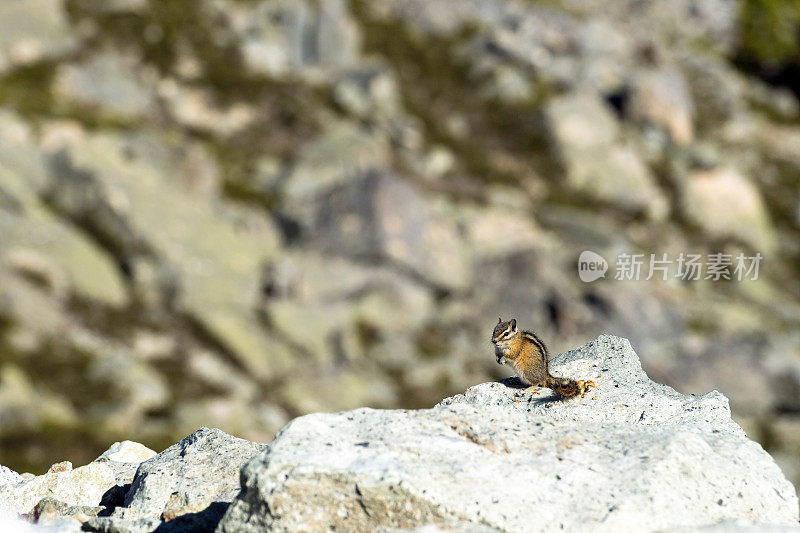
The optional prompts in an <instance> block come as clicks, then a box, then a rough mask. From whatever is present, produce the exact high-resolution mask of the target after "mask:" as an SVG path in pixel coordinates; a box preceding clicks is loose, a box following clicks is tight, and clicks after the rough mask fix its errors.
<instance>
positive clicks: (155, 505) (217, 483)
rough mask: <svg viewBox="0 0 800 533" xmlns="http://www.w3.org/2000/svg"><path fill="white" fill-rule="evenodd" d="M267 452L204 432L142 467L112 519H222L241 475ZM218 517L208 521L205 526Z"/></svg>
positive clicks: (213, 431) (253, 444)
mask: <svg viewBox="0 0 800 533" xmlns="http://www.w3.org/2000/svg"><path fill="white" fill-rule="evenodd" d="M265 447H266V445H265V444H259V443H256V442H250V441H247V440H244V439H238V438H236V437H232V436H230V435H227V434H226V433H224V432H222V431H220V430H218V429H209V428H200V429H198V430H197V431H195V432H194V433H192V434H191V435H189V436H188V437H186V438H185V439H183V440H181V441H180V442H178V443H176V444H173V445H172V446H170V447H169V448H167V449H166V450H164V451H163V452H161V453H159V454H158V455H155V456H154V457H152V458H150V459H148V460H147V461H145V462H143V463H142V464H141V465H140V466H139V469H138V470H137V471H136V476H135V477H134V479H133V483H132V484H131V488H130V490H129V491H128V493H127V494H126V495H125V502H124V504H123V506H121V507H118V508H116V509H115V510H114V513H113V517H115V518H122V519H124V520H139V519H152V518H156V519H162V520H166V521H170V520H172V519H175V518H178V517H179V516H182V515H185V514H195V513H202V512H204V511H205V512H206V513H207V514H209V515H215V514H216V515H217V519H218V518H219V516H220V515H221V514H222V511H224V508H225V507H226V506H227V505H226V504H227V503H228V502H230V501H231V500H233V498H234V496H236V494H237V493H238V490H239V469H240V468H241V467H242V465H243V464H244V463H245V462H246V461H247V460H248V459H250V458H252V457H253V456H254V455H255V454H257V453H258V452H259V451H261V450H263V449H264V448H265ZM206 518H208V519H209V520H213V517H203V520H204V521H205V519H206Z"/></svg>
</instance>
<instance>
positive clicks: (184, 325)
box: [0, 0, 800, 484]
mask: <svg viewBox="0 0 800 533" xmlns="http://www.w3.org/2000/svg"><path fill="white" fill-rule="evenodd" d="M799 38H800V7H798V4H797V2H795V1H793V0H695V1H693V0H652V1H644V0H602V1H600V0H589V1H585V0H541V1H522V0H520V1H511V0H508V1H506V0H362V1H353V2H346V1H340V0H283V1H281V0H261V1H249V2H245V1H237V0H2V2H0V463H1V464H3V465H6V466H9V467H11V468H13V469H15V470H18V471H21V472H22V471H32V472H36V473H41V472H42V471H44V470H46V469H47V467H48V466H49V465H50V464H52V463H54V462H57V461H60V460H63V459H69V460H71V461H73V462H75V463H76V464H83V463H86V462H88V461H89V460H91V459H92V458H94V457H96V456H97V455H98V454H99V453H100V452H102V451H103V450H104V449H105V448H106V447H107V445H108V443H109V442H114V441H115V440H124V439H132V440H136V441H139V442H143V443H145V444H146V445H148V446H149V447H151V448H154V449H156V450H161V449H163V448H165V447H166V446H167V445H169V444H171V443H173V442H175V441H176V440H177V439H179V438H180V437H182V436H184V435H186V434H189V433H191V432H192V431H193V430H195V429H196V428H197V427H200V426H213V427H220V428H222V429H224V430H225V431H227V432H229V433H233V434H235V435H237V436H240V437H243V438H246V439H250V440H255V441H261V442H266V441H269V440H270V439H271V438H272V437H273V435H274V434H275V432H276V430H278V429H279V428H280V427H281V426H282V425H283V424H285V423H286V422H287V421H288V420H289V419H291V418H292V417H294V416H296V415H299V414H303V413H308V412H312V411H336V410H343V409H349V408H354V407H357V406H364V405H366V406H373V407H409V408H411V407H422V406H431V405H433V404H434V403H436V402H437V401H439V400H440V399H441V398H443V397H446V396H449V395H452V394H455V393H459V392H461V391H463V389H464V388H465V387H467V386H469V385H472V384H476V383H479V382H481V381H485V380H487V379H492V378H498V377H504V376H507V375H508V369H506V368H502V367H498V365H497V364H496V363H495V359H494V356H493V353H492V349H491V346H490V344H489V342H488V340H489V335H490V333H491V329H492V327H493V325H494V323H495V322H496V321H497V317H498V316H502V317H504V318H511V317H516V318H517V319H518V321H519V322H520V325H521V326H523V327H525V328H531V329H534V330H536V331H537V332H539V333H540V334H541V336H542V337H543V338H544V339H545V340H546V341H547V342H548V343H549V345H550V348H551V351H552V352H554V353H558V352H562V351H565V350H567V349H570V348H574V347H576V346H579V345H581V344H583V343H584V342H587V341H588V340H590V339H593V338H594V337H596V336H597V335H598V334H600V333H604V332H607V333H613V334H616V335H620V336H625V337H629V338H630V339H631V341H632V343H633V345H634V347H635V348H636V350H637V352H638V353H639V354H640V356H641V358H642V360H643V364H644V365H645V368H646V370H647V372H648V373H649V375H650V376H651V377H653V378H654V379H656V380H660V381H663V382H666V383H668V384H670V385H672V386H674V387H675V388H677V389H678V390H679V391H682V392H684V393H701V392H706V391H709V390H711V389H719V390H720V391H722V392H723V393H724V394H725V395H727V396H728V397H730V398H731V403H732V409H733V412H734V413H735V415H736V417H737V420H738V421H739V422H740V424H742V426H743V427H744V428H745V429H746V431H747V432H748V434H749V435H750V436H751V437H753V438H755V439H757V440H759V441H760V442H761V443H762V444H763V445H764V446H765V448H766V449H767V450H768V451H769V452H770V453H772V454H773V456H775V458H776V459H777V460H778V462H779V463H780V464H781V466H782V468H783V469H784V471H785V472H786V474H787V476H789V477H790V478H792V479H793V480H794V481H795V483H796V484H798V483H800V329H799V328H798V325H799V324H800V283H799V281H800V276H799V274H800V103H799V102H798V93H800V47H798V39H799ZM587 249H588V250H593V251H595V252H598V253H600V254H601V255H604V256H605V257H606V258H608V259H609V260H613V258H614V257H615V256H616V255H617V254H619V253H621V252H628V253H645V254H650V253H655V254H659V255H660V254H662V253H667V254H669V255H670V256H671V257H673V258H674V257H677V256H678V254H679V253H680V252H686V253H690V252H691V253H701V254H708V253H714V252H723V253H731V254H736V253H739V252H744V253H746V254H748V255H751V254H754V253H756V252H758V253H761V254H762V255H763V256H764V259H763V261H762V264H761V269H760V275H759V279H758V280H757V281H741V282H738V281H730V282H724V281H711V280H708V281H704V280H701V281H692V282H682V281H680V280H677V279H671V280H669V281H660V280H657V279H653V280H650V281H638V282H634V281H631V282H622V281H615V280H614V279H613V276H610V275H609V276H607V277H606V279H601V280H598V281H596V282H593V283H582V282H581V281H580V280H579V279H578V276H577V272H576V261H577V258H578V255H579V253H580V252H581V251H583V250H587Z"/></svg>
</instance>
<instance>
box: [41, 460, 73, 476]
mask: <svg viewBox="0 0 800 533" xmlns="http://www.w3.org/2000/svg"><path fill="white" fill-rule="evenodd" d="M68 470H72V463H71V462H70V461H61V462H60V463H56V464H54V465H52V466H51V467H50V469H49V470H48V471H47V473H48V474H55V473H56V472H66V471H68Z"/></svg>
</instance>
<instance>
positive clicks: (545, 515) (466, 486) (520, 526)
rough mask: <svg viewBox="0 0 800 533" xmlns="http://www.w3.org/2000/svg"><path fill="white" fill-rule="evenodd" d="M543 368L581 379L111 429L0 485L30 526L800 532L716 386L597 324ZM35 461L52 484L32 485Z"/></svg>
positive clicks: (777, 477)
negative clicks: (598, 331) (177, 436)
mask: <svg viewBox="0 0 800 533" xmlns="http://www.w3.org/2000/svg"><path fill="white" fill-rule="evenodd" d="M552 370H553V372H554V373H556V374H559V375H569V376H579V377H581V378H587V379H593V380H594V381H595V382H596V384H597V389H595V390H593V391H592V392H591V393H590V395H587V396H586V397H584V398H573V399H569V400H565V399H563V398H560V397H558V396H556V395H555V394H554V393H552V391H550V390H548V389H540V390H539V391H538V392H539V394H530V393H526V392H525V391H524V390H523V387H522V386H521V384H519V382H518V380H517V379H516V378H508V379H504V380H502V381H497V382H490V383H483V384H480V385H476V386H473V387H470V388H469V389H467V390H466V391H465V392H464V393H463V394H459V395H456V396H453V397H449V398H446V399H444V400H442V401H441V402H440V403H438V404H437V405H436V406H435V407H433V408H431V409H423V410H376V409H369V408H361V409H356V410H353V411H346V412H341V413H336V414H324V413H318V414H313V415H307V416H303V417H299V418H297V419H295V420H294V421H292V422H291V423H289V424H288V425H287V426H286V427H284V428H283V429H282V430H281V431H280V432H279V434H278V436H277V437H276V439H275V440H274V441H273V442H272V443H271V444H269V445H265V444H258V443H254V442H250V441H246V440H243V439H239V438H236V437H232V436H230V435H227V434H225V433H223V432H222V431H220V430H218V429H208V428H201V429H199V430H197V431H196V432H194V433H192V434H191V435H189V436H188V437H186V438H184V439H183V440H181V441H180V442H178V443H176V444H174V445H173V446H170V447H169V448H167V449H166V450H164V451H163V452H161V453H159V454H156V455H152V456H151V453H150V452H151V451H148V450H146V449H145V448H144V447H143V446H141V445H139V444H137V443H134V442H124V443H115V444H114V445H113V446H112V447H111V448H109V449H108V450H107V451H106V452H105V453H104V454H102V455H101V456H100V457H99V458H98V459H96V460H95V461H94V462H92V463H91V464H89V465H87V466H84V467H80V468H77V469H75V470H70V469H71V465H70V464H69V463H68V462H64V463H59V464H56V465H53V467H52V468H51V471H52V472H51V473H48V474H47V475H45V476H39V477H34V478H33V479H27V480H25V481H19V479H18V477H20V476H18V475H15V474H13V473H9V472H6V474H8V475H6V476H4V478H2V479H3V481H2V482H1V483H0V491H3V492H2V496H3V500H2V501H4V502H8V503H9V504H11V507H8V508H7V509H6V510H7V511H8V510H11V511H12V512H13V511H14V510H15V509H16V510H17V511H16V512H17V513H20V512H21V510H25V509H27V511H25V512H24V517H25V518H26V519H27V521H28V522H34V523H35V526H36V527H35V528H32V529H31V531H48V530H49V531H60V532H62V533H66V532H76V531H95V532H108V533H123V532H128V533H134V532H136V533H150V532H153V531H159V532H160V531H168V532H174V533H178V532H184V531H216V532H217V533H234V532H236V533H239V532H247V531H265V530H269V531H298V530H303V531H327V530H331V529H336V530H340V529H341V530H346V531H374V530H376V529H380V530H415V531H417V530H418V531H465V532H466V531H550V530H552V529H554V528H557V529H565V530H569V529H580V528H584V529H586V528H588V529H590V530H592V531H617V530H619V529H620V528H632V529H635V530H637V531H672V530H677V531H687V530H691V531H695V530H696V531H706V530H709V531H731V530H752V531H786V532H789V531H800V523H798V512H799V511H800V509H798V499H797V495H796V492H795V490H794V487H793V486H792V484H791V483H790V482H789V481H788V480H787V479H786V477H785V476H784V475H783V473H782V472H781V471H780V469H779V468H778V466H777V465H776V464H775V462H774V461H773V460H772V458H771V457H770V456H769V455H768V454H767V453H766V452H765V451H764V450H763V449H762V448H761V446H759V445H758V444H757V443H755V442H753V441H751V440H750V439H748V438H747V436H746V435H745V433H744V431H743V430H742V429H741V427H739V426H738V425H737V424H736V423H735V422H733V421H732V420H731V418H730V410H729V407H728V401H727V398H725V396H723V395H722V394H720V393H719V392H717V391H712V392H709V393H706V394H703V395H700V396H696V395H683V394H680V393H678V392H676V391H675V390H674V389H672V388H670V387H668V386H666V385H662V384H659V383H655V382H653V381H651V380H650V379H649V378H648V377H647V374H646V373H645V372H644V371H643V370H642V367H641V363H640V361H639V358H638V356H637V355H636V353H635V352H634V351H633V349H632V348H631V345H630V342H629V341H628V340H627V339H622V338H618V337H614V336H610V335H602V336H600V337H599V338H597V339H596V340H594V341H592V342H590V343H588V344H586V345H584V346H582V347H580V348H577V349H575V350H572V351H570V352H566V353H564V354H561V355H559V356H557V357H556V358H554V359H553V361H552ZM592 394H593V395H592ZM148 456H150V457H149V458H147V459H145V458H146V457H148ZM140 459H142V460H143V461H141V462H138V468H137V471H136V475H135V478H134V479H133V482H132V483H130V484H127V485H125V486H124V487H123V491H124V497H123V496H119V495H118V492H117V491H115V490H109V491H108V492H106V493H104V494H102V495H101V494H99V493H95V492H93V491H92V487H94V486H99V485H97V484H91V483H89V482H88V481H87V478H86V476H82V477H81V476H77V475H74V473H77V472H78V471H81V470H86V469H89V468H91V467H102V468H105V469H106V470H107V471H108V472H107V473H108V476H106V477H107V478H108V479H107V480H106V483H105V485H104V486H108V485H113V483H114V479H113V477H111V473H110V470H109V469H108V467H107V464H108V463H109V462H112V461H116V462H118V463H121V464H128V463H131V462H134V463H135V462H137V461H139V460H140ZM70 473H73V474H72V475H70ZM53 476H55V477H58V479H59V480H61V481H60V485H59V486H60V487H62V488H63V487H67V486H69V487H70V490H69V491H65V490H60V492H59V491H55V492H54V491H49V492H48V493H47V494H44V493H42V494H38V493H37V494H38V495H37V496H36V498H32V497H31V494H33V492H34V491H33V490H31V487H34V486H35V487H38V486H40V485H42V484H43V483H48V482H49V483H50V484H51V485H53V483H52V482H51V480H52V479H53ZM78 493H80V494H81V495H82V496H81V500H80V502H78V501H77V500H70V501H69V502H68V501H66V500H65V499H59V497H61V498H65V497H66V498H69V497H70V496H69V495H70V494H78ZM39 497H41V499H38V498H39ZM34 500H36V503H35V505H34V504H30V505H29V503H30V502H31V501H34ZM16 524H17V525H18V526H19V527H18V529H20V530H23V529H21V528H23V526H24V524H25V522H17V523H16Z"/></svg>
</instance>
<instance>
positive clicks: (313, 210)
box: [288, 170, 472, 289]
mask: <svg viewBox="0 0 800 533" xmlns="http://www.w3.org/2000/svg"><path fill="white" fill-rule="evenodd" d="M288 213H289V214H291V215H294V216H295V217H297V218H298V219H299V221H300V224H301V227H302V228H303V230H304V231H305V233H306V238H305V241H306V242H309V243H311V244H313V245H314V246H318V247H319V248H320V249H322V250H323V251H326V252H330V253H334V254H344V255H347V256H350V257H352V258H356V259H360V260H375V259H380V260H383V261H386V262H388V263H389V264H392V265H397V266H399V267H401V268H402V269H403V270H407V271H410V272H413V273H414V274H416V275H417V276H421V277H422V278H423V279H425V280H426V281H428V282H430V283H433V284H435V285H437V286H440V287H444V288H446V289H464V288H466V287H467V286H468V285H469V284H470V282H471V281H472V271H471V265H470V263H469V259H468V257H467V255H466V253H465V250H464V246H463V243H462V242H461V241H460V238H459V235H458V233H457V231H456V229H455V227H454V225H453V224H452V223H451V222H450V221H449V220H448V219H447V218H446V217H444V216H442V215H441V213H439V212H437V210H436V209H435V206H434V205H433V202H430V201H428V199H427V198H426V197H425V196H424V195H423V194H422V191H420V190H419V189H418V188H417V187H416V186H414V185H413V184H412V183H410V182H409V181H408V180H406V179H403V178H401V177H400V176H397V175H396V174H393V173H390V172H386V171H383V170H369V171H367V172H364V173H362V174H360V175H358V176H356V177H353V178H351V180H350V182H348V183H345V184H343V185H340V186H335V187H331V188H329V189H327V190H323V191H320V192H318V193H317V194H315V195H312V196H308V197H306V199H305V200H304V201H296V202H293V203H292V204H291V205H290V206H288Z"/></svg>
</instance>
